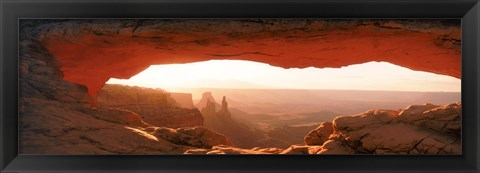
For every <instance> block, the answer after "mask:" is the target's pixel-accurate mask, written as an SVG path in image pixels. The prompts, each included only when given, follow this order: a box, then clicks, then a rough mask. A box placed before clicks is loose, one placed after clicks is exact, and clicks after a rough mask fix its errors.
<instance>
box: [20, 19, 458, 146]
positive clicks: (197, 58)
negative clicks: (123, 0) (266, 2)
mask: <svg viewBox="0 0 480 173" xmlns="http://www.w3.org/2000/svg"><path fill="white" fill-rule="evenodd" d="M19 29H20V35H19V102H18V106H19V126H18V127H19V154H29V155H32V154H33V155H37V154H42V155H43V154H46V155H48V154H56V155H57V154H89V155H90V154H127V155H128V154H147V155H149V154H151V155H164V154H168V155H172V154H175V155H176V154H179V155H180V154H195V155H206V154H214V155H216V154H294V155H307V154H327V155H330V154H333V155H337V154H341V155H353V154H359V155H368V154H401V155H418V154H423V155H445V154H446V155H460V154H462V140H461V139H462V136H461V129H462V104H461V20H460V19H395V20H392V19H315V18H306V19H255V18H253V19H20V20H19Z"/></svg>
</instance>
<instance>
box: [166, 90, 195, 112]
mask: <svg viewBox="0 0 480 173" xmlns="http://www.w3.org/2000/svg"><path fill="white" fill-rule="evenodd" d="M170 96H171V97H172V98H173V99H174V100H175V101H176V102H177V104H178V105H177V106H179V107H181V108H186V109H193V108H195V107H194V106H193V99H192V94H191V93H172V92H171V93H170Z"/></svg>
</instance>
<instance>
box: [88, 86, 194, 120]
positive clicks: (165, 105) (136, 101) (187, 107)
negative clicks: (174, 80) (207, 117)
mask: <svg viewBox="0 0 480 173" xmlns="http://www.w3.org/2000/svg"><path fill="white" fill-rule="evenodd" d="M191 97H192V95H191V94H185V93H174V94H171V93H168V92H166V91H164V90H162V89H152V88H142V87H131V86H125V85H111V84H107V85H105V86H104V87H103V88H102V89H101V90H100V92H98V93H97V95H96V100H97V103H98V104H100V105H101V106H106V107H112V108H119V109H124V110H129V111H133V112H135V113H137V114H139V115H140V116H142V118H143V120H145V121H146V122H147V123H149V124H152V125H155V126H160V127H170V128H178V127H193V126H203V117H202V115H201V113H200V111H198V110H197V109H196V108H193V101H192V100H191ZM175 98H176V99H175ZM177 100H178V101H177Z"/></svg>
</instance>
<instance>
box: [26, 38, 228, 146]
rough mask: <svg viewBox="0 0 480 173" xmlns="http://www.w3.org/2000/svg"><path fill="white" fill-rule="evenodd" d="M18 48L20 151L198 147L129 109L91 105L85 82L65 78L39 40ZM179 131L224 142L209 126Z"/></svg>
mask: <svg viewBox="0 0 480 173" xmlns="http://www.w3.org/2000/svg"><path fill="white" fill-rule="evenodd" d="M20 49H21V51H20V52H21V53H20V62H19V63H20V98H19V139H20V140H19V153H20V154H180V153H183V152H185V151H187V150H189V149H196V147H193V145H190V144H188V143H187V144H188V145H179V144H174V143H172V142H170V141H168V140H166V139H163V138H158V137H156V136H155V135H157V136H162V135H160V134H159V132H158V131H156V129H158V128H160V127H153V126H152V125H150V124H148V123H145V121H143V119H142V117H141V116H139V115H138V114H136V113H134V112H132V111H127V110H123V109H116V108H106V107H93V106H92V104H93V103H92V99H91V97H90V96H89V95H88V93H87V88H86V87H85V86H82V85H79V84H74V83H71V82H68V81H65V80H63V79H62V78H63V74H62V72H61V71H60V70H59V66H60V63H58V62H57V61H56V60H55V58H53V57H52V56H51V55H50V54H49V53H48V51H47V50H46V49H44V48H43V47H42V46H40V45H39V44H38V43H37V42H35V41H32V40H29V39H28V38H26V40H21V41H20ZM149 101H151V100H149ZM173 131H175V133H174V134H178V133H179V132H176V130H173ZM183 131H185V132H184V133H180V134H182V135H187V136H188V137H189V138H188V139H189V140H190V141H199V142H198V143H194V142H192V143H193V144H201V145H196V146H202V147H204V146H205V145H207V146H208V147H211V146H213V145H217V144H228V142H223V143H222V142H221V141H222V140H223V141H225V140H226V139H225V137H223V138H222V136H217V135H215V134H212V133H213V132H211V131H209V130H207V129H202V128H193V129H184V130H183ZM167 134H169V133H167ZM167 139H168V138H167Z"/></svg>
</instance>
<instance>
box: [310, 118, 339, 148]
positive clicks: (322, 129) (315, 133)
mask: <svg viewBox="0 0 480 173" xmlns="http://www.w3.org/2000/svg"><path fill="white" fill-rule="evenodd" d="M332 125H333V124H332V123H331V122H328V121H324V122H323V123H322V124H320V126H318V127H317V128H316V129H314V130H312V131H310V132H309V133H308V134H307V136H305V139H304V141H305V145H323V143H324V142H325V141H327V140H328V138H329V137H330V135H331V134H332V133H333V127H332Z"/></svg>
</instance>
